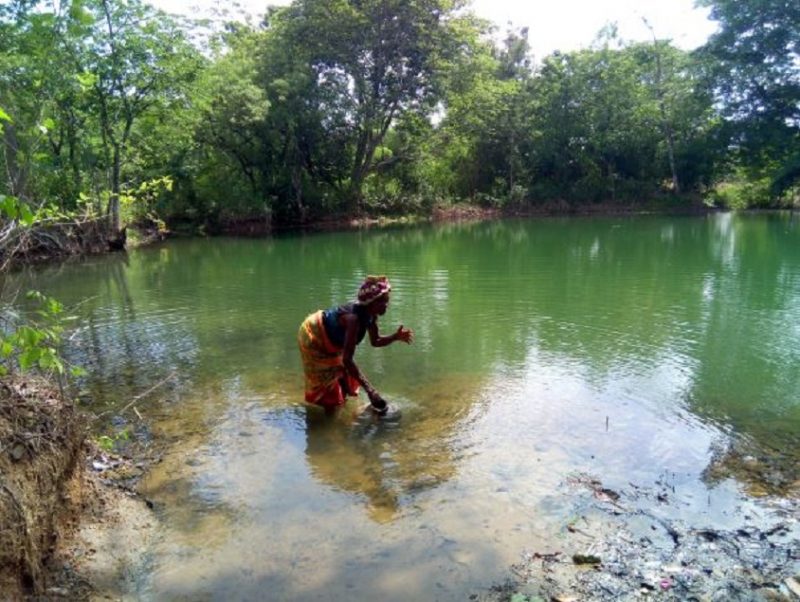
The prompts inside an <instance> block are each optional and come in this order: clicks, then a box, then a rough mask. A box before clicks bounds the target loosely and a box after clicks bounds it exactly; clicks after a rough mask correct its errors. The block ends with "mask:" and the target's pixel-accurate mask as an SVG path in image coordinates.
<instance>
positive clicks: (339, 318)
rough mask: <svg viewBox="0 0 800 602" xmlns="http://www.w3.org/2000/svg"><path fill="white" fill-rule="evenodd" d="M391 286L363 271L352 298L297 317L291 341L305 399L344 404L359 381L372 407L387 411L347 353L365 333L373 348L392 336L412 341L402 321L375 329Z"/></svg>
mask: <svg viewBox="0 0 800 602" xmlns="http://www.w3.org/2000/svg"><path fill="white" fill-rule="evenodd" d="M391 290H392V285H391V284H389V280H388V278H386V276H367V278H366V280H364V282H363V284H362V285H361V287H360V288H359V289H358V298H357V300H356V301H354V302H351V303H346V304H344V305H340V306H338V307H332V308H331V309H327V310H320V311H317V312H315V313H313V314H311V315H310V316H308V317H307V318H306V319H305V320H304V321H303V323H302V324H301V325H300V330H299V331H298V333H297V342H298V344H299V345H300V355H301V356H302V359H303V370H304V372H305V376H306V401H307V402H309V403H313V404H316V405H320V406H322V407H324V408H327V409H332V408H336V407H339V406H341V405H344V403H345V401H346V398H347V397H348V396H351V397H354V396H356V395H357V394H358V388H359V386H362V387H364V390H365V391H366V392H367V396H368V397H369V401H370V407H371V408H372V410H373V411H374V412H376V413H377V414H385V413H386V412H387V410H388V409H389V406H388V405H387V403H386V401H385V400H384V399H383V398H382V397H381V396H380V394H379V393H378V392H377V391H376V390H375V388H374V387H373V386H372V385H371V384H369V381H368V380H367V379H366V377H365V376H364V374H363V373H362V372H361V370H359V368H358V366H357V365H356V363H355V361H354V360H353V355H354V354H355V351H356V346H357V345H358V344H359V343H360V342H361V341H362V340H363V339H364V335H365V334H366V333H369V342H370V343H371V344H372V346H373V347H385V346H386V345H391V344H392V343H394V342H395V341H403V342H404V343H409V344H410V343H411V341H413V340H414V333H413V332H412V331H411V330H409V329H407V328H403V325H402V324H401V325H400V326H398V327H397V331H395V332H394V333H393V334H391V335H389V336H381V334H380V332H379V331H378V317H379V316H382V315H383V314H385V313H386V308H387V307H388V305H389V293H390V292H391Z"/></svg>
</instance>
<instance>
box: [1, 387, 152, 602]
mask: <svg viewBox="0 0 800 602" xmlns="http://www.w3.org/2000/svg"><path fill="white" fill-rule="evenodd" d="M90 423H91V417H90V416H88V415H86V414H84V413H82V412H80V411H79V410H78V409H77V408H76V407H75V405H74V404H73V403H72V402H71V401H70V400H69V399H65V398H63V397H62V396H61V393H60V391H59V390H57V389H56V388H54V387H53V386H51V385H50V384H49V383H47V382H45V381H43V380H38V379H34V378H30V377H26V378H24V379H22V378H8V377H6V378H4V379H3V380H2V381H0V600H2V601H3V602H5V601H7V600H8V601H16V600H28V599H30V600H55V599H64V600H88V599H90V598H92V597H96V596H106V595H110V596H118V595H120V594H122V593H124V591H125V588H126V584H127V580H126V575H127V572H126V571H128V570H129V568H130V567H135V566H138V565H139V564H140V557H141V550H143V549H144V548H145V545H146V543H147V541H148V538H149V537H151V536H152V533H153V532H154V529H155V527H154V521H153V515H152V512H151V510H150V508H149V507H148V506H147V504H146V502H145V501H144V500H143V499H142V498H141V497H140V496H138V495H136V494H135V493H133V492H132V491H130V490H129V480H128V479H129V478H132V477H135V476H138V475H139V474H141V472H142V471H143V468H141V467H140V466H136V465H135V463H134V462H133V461H132V460H130V459H126V458H111V457H109V456H107V455H106V454H103V453H102V452H100V451H99V450H98V449H97V447H96V446H95V445H94V444H93V443H91V441H89V440H88V439H87V433H88V426H89V424H90Z"/></svg>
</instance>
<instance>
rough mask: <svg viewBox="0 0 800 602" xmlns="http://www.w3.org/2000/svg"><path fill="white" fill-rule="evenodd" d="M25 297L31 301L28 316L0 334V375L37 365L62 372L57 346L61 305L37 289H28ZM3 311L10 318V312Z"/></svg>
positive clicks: (49, 370)
mask: <svg viewBox="0 0 800 602" xmlns="http://www.w3.org/2000/svg"><path fill="white" fill-rule="evenodd" d="M26 297H27V299H28V300H29V301H31V302H32V303H33V304H34V309H32V310H31V311H30V313H29V317H28V318H27V319H25V320H23V321H22V322H21V323H17V324H16V325H15V327H12V328H9V329H8V330H7V331H6V332H5V333H4V334H2V335H0V374H8V373H9V372H10V371H11V370H12V369H15V368H17V367H18V368H19V369H20V370H21V371H23V372H25V371H27V370H31V369H34V368H37V369H39V370H41V371H43V372H47V373H55V374H58V375H63V374H64V373H65V365H64V361H63V359H62V358H61V356H60V354H59V351H58V349H59V347H60V345H61V335H62V333H63V331H64V327H63V320H64V318H63V317H62V314H63V312H64V307H63V305H62V304H61V303H60V302H59V301H57V300H56V299H53V298H52V297H48V296H47V295H43V294H42V293H40V292H38V291H30V292H29V293H28V294H27V295H26ZM6 314H7V315H6V317H7V318H11V317H13V316H12V315H11V314H10V312H6ZM73 374H74V372H73Z"/></svg>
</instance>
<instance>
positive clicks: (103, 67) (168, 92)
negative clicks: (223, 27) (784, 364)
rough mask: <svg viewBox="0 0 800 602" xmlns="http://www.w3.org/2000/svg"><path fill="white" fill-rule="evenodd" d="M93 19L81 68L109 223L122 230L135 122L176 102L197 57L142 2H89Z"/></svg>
mask: <svg viewBox="0 0 800 602" xmlns="http://www.w3.org/2000/svg"><path fill="white" fill-rule="evenodd" d="M84 6H85V9H86V10H87V11H89V13H90V14H91V15H92V17H93V18H94V22H93V24H92V30H91V35H87V36H86V37H85V38H84V41H85V43H86V44H87V47H86V48H85V52H84V54H83V57H82V58H83V60H84V61H85V63H84V64H83V68H84V69H85V71H86V72H87V73H88V74H91V76H92V78H93V82H94V83H93V87H94V101H95V102H96V107H97V114H98V116H99V122H100V127H101V132H102V137H103V146H104V148H105V151H106V154H107V165H108V167H109V169H110V197H109V203H108V215H109V224H110V227H111V229H112V231H113V232H119V231H120V192H121V190H122V177H123V166H124V162H125V156H126V152H127V147H128V144H129V141H130V136H131V133H132V131H133V126H134V123H135V122H136V121H137V119H139V118H141V117H142V116H143V115H144V114H146V113H147V112H148V111H150V110H152V109H154V108H155V107H156V106H157V105H159V104H161V105H170V104H178V103H180V102H181V101H182V99H183V98H184V96H185V88H186V85H187V83H188V82H190V81H191V80H192V78H193V76H194V74H195V72H196V70H197V67H198V64H199V63H198V55H197V53H196V51H195V50H194V49H193V48H192V47H191V46H190V44H189V43H188V42H187V40H186V37H185V35H184V32H183V31H182V30H181V29H180V28H179V26H178V24H177V23H176V22H175V21H173V20H172V19H171V18H170V17H169V16H167V15H166V14H165V13H162V12H160V11H157V10H156V9H154V8H152V7H151V6H150V5H148V4H145V3H143V2H142V1H141V0H87V2H86V3H85V5H84Z"/></svg>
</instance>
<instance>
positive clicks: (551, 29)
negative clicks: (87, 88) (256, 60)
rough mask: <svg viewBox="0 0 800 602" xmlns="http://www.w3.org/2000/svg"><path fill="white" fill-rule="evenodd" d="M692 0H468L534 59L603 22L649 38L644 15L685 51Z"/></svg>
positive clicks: (696, 37)
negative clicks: (514, 35) (512, 31)
mask: <svg viewBox="0 0 800 602" xmlns="http://www.w3.org/2000/svg"><path fill="white" fill-rule="evenodd" d="M150 2H151V3H152V4H153V5H155V6H157V7H159V8H161V9H163V10H165V11H167V12H174V13H179V14H185V15H189V16H200V15H201V14H202V13H203V12H205V11H207V10H211V9H212V8H214V7H216V8H219V7H225V9H226V10H227V11H228V12H229V13H231V14H237V11H236V10H235V9H233V8H232V6H234V2H230V1H223V0H188V1H187V0H150ZM288 3H289V0H272V1H271V2H265V1H264V0H238V4H239V5H240V6H241V10H240V11H238V14H241V13H242V12H245V13H249V14H251V15H253V16H254V17H255V18H258V17H259V16H260V15H261V14H263V12H264V9H265V6H266V5H267V4H277V5H285V4H288ZM693 6H694V0H472V7H473V10H474V11H475V13H477V14H478V15H479V16H481V17H484V18H486V19H489V20H490V21H493V22H494V23H496V24H497V25H498V27H499V29H500V32H501V33H502V32H504V31H505V29H506V27H507V24H508V22H512V23H513V25H514V27H523V26H527V27H528V28H529V33H528V41H529V42H530V45H531V49H532V51H533V53H534V56H535V58H536V59H541V58H543V57H544V56H546V55H547V54H549V53H551V52H553V51H554V50H561V51H569V50H577V49H579V48H585V47H587V46H589V45H590V44H591V42H592V41H593V40H594V38H595V36H596V35H597V32H598V31H599V30H600V29H601V28H602V27H604V26H605V25H606V24H608V23H611V22H616V23H617V24H618V27H619V34H620V36H621V37H622V38H623V39H625V40H637V41H642V40H651V39H652V34H651V33H650V31H649V30H648V29H647V27H646V26H645V25H644V23H643V21H642V18H643V17H644V18H646V19H647V20H648V22H649V23H650V25H651V26H652V27H653V30H654V31H655V34H656V36H657V37H658V38H670V39H672V41H673V42H674V43H675V44H676V45H677V46H679V47H681V48H685V49H687V50H689V49H692V48H695V47H697V46H699V45H701V44H702V43H703V42H704V41H705V40H706V38H707V37H708V36H709V35H710V34H711V33H713V32H714V30H715V25H714V23H713V22H712V21H709V20H708V18H707V15H708V10H707V9H696V8H694V7H693Z"/></svg>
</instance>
